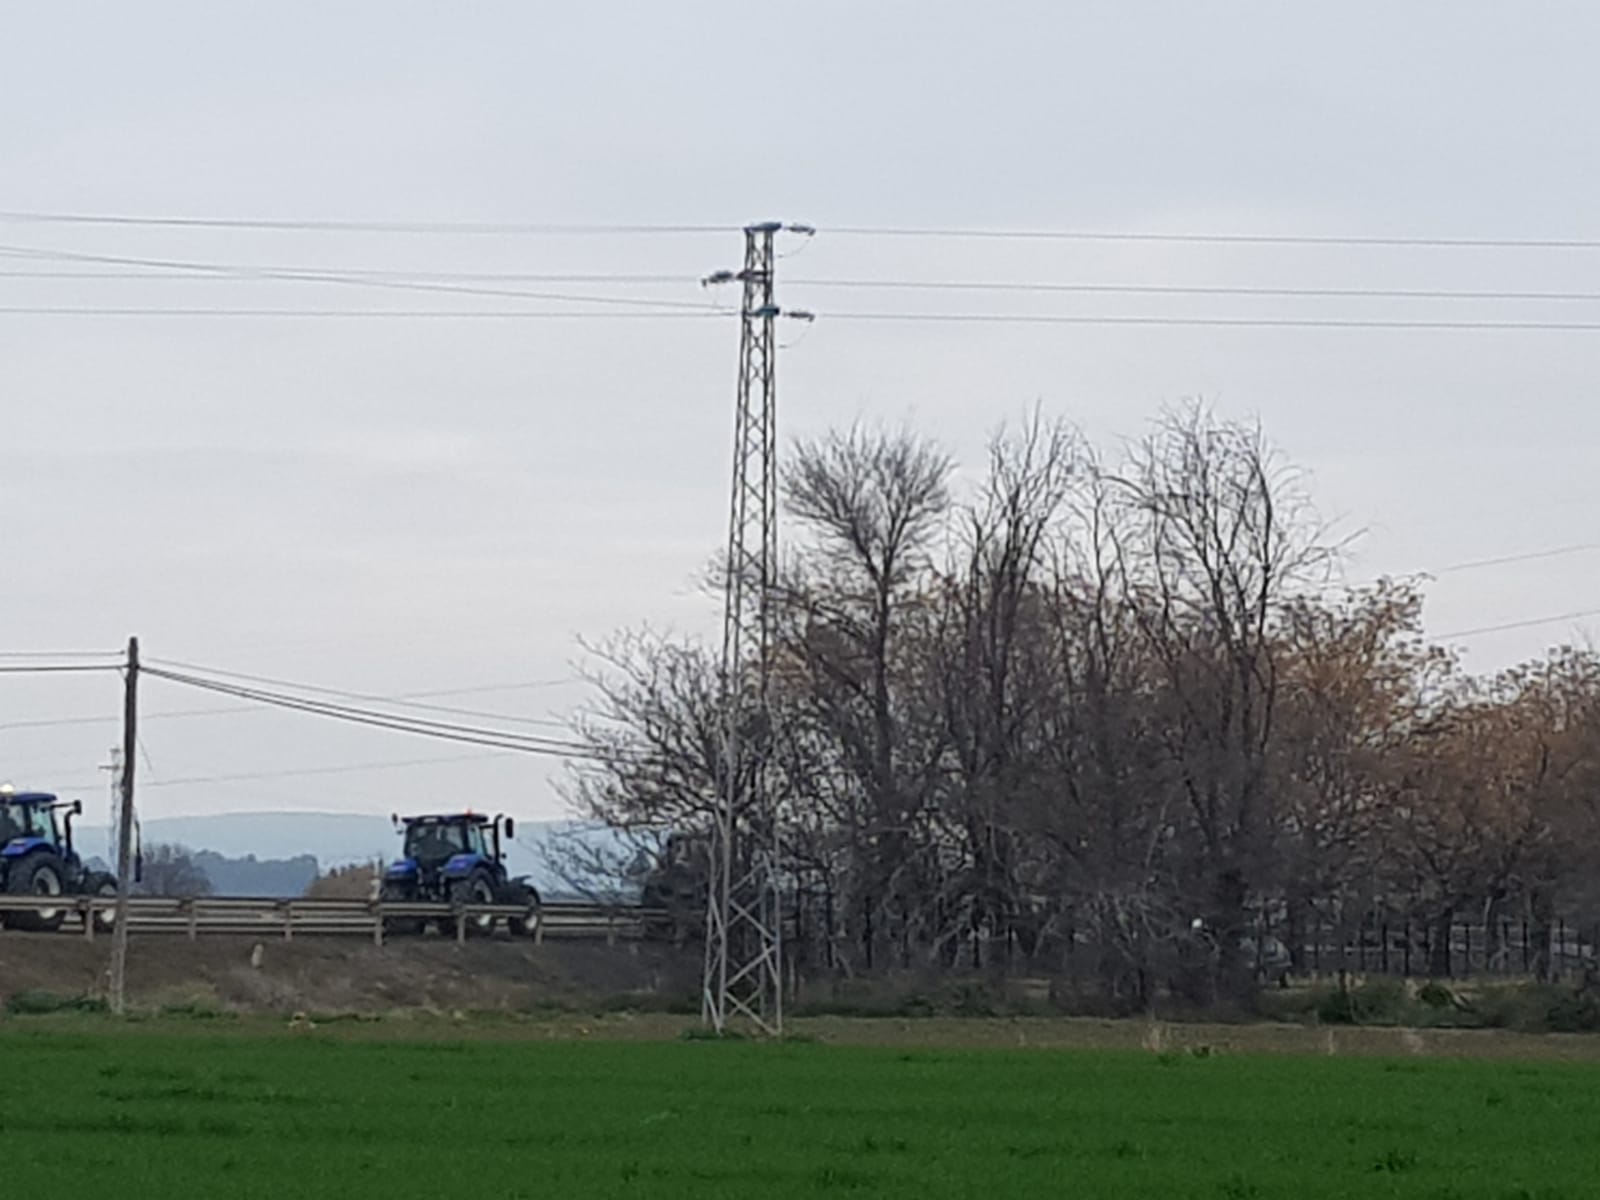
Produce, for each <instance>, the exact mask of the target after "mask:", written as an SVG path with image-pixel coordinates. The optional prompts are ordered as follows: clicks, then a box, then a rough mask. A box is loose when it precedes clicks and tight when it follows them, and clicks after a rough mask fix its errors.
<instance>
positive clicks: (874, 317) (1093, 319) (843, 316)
mask: <svg viewBox="0 0 1600 1200" xmlns="http://www.w3.org/2000/svg"><path fill="white" fill-rule="evenodd" d="M816 319H817V320H818V322H819V323H820V322H825V321H830V320H831V321H902V322H917V321H927V322H935V323H944V324H993V325H1145V326H1149V325H1169V326H1178V325H1190V326H1212V327H1216V326H1221V327H1232V328H1250V329H1459V330H1468V329H1476V330H1544V331H1552V332H1563V331H1564V332H1586V333H1593V332H1596V331H1600V321H1420V320H1387V319H1373V320H1366V319H1361V318H1334V317H1169V316H1162V317H1122V316H1069V315H1057V314H1047V313H1046V314H1030V313H915V312H828V311H826V310H821V311H819V312H817V313H816Z"/></svg>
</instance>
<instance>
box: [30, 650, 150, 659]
mask: <svg viewBox="0 0 1600 1200" xmlns="http://www.w3.org/2000/svg"><path fill="white" fill-rule="evenodd" d="M119 656H120V652H119V651H116V650H0V658H117V657H119Z"/></svg>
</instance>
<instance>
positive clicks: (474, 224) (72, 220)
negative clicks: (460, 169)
mask: <svg viewBox="0 0 1600 1200" xmlns="http://www.w3.org/2000/svg"><path fill="white" fill-rule="evenodd" d="M0 221H11V222H16V223H18V224H37V225H132V226H147V227H164V228H172V229H274V230H285V231H295V232H305V233H417V234H464V235H478V234H520V235H538V236H546V235H548V236H562V237H566V236H572V237H585V236H591V235H594V236H603V237H609V236H614V235H617V234H712V233H717V234H725V233H737V232H738V231H739V229H740V228H741V226H739V225H737V224H729V225H681V224H679V225H673V224H631V225H630V224H559V223H539V222H525V221H339V220H277V219H270V218H261V217H172V216H137V215H128V214H121V213H51V212H0Z"/></svg>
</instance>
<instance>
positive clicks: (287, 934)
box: [283, 900, 294, 942]
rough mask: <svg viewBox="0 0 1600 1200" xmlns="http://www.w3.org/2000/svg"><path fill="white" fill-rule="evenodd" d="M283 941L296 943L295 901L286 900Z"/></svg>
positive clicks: (284, 904) (284, 905)
mask: <svg viewBox="0 0 1600 1200" xmlns="http://www.w3.org/2000/svg"><path fill="white" fill-rule="evenodd" d="M283 940H284V941H286V942H292V941H294V901H293V900H285V901H284V903H283Z"/></svg>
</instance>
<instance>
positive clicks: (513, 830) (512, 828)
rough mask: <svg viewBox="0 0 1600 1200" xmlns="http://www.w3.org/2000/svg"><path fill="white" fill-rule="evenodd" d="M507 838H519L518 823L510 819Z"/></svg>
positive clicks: (508, 818)
mask: <svg viewBox="0 0 1600 1200" xmlns="http://www.w3.org/2000/svg"><path fill="white" fill-rule="evenodd" d="M506 836H507V837H508V838H514V837H516V836H517V823H516V822H515V821H513V820H512V819H511V818H510V817H507V818H506Z"/></svg>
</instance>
